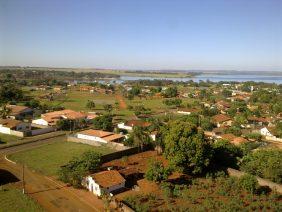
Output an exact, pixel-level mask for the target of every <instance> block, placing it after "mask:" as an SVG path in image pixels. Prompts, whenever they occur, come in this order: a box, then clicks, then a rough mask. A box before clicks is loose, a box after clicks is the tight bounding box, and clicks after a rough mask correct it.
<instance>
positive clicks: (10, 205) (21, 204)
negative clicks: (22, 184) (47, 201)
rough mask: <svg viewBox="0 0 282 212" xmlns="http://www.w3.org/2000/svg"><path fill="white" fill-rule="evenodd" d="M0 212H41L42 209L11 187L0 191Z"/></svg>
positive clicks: (2, 188)
mask: <svg viewBox="0 0 282 212" xmlns="http://www.w3.org/2000/svg"><path fill="white" fill-rule="evenodd" d="M0 211H1V212H2V211H3V212H4V211H28V212H32V211H43V209H42V208H41V207H40V206H39V205H38V204H37V203H36V202H34V201H33V200H32V199H31V198H30V197H28V196H27V195H24V194H23V193H22V191H21V190H19V189H16V188H14V187H12V186H8V185H6V186H2V187H1V189H0Z"/></svg>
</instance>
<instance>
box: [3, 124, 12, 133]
mask: <svg viewBox="0 0 282 212" xmlns="http://www.w3.org/2000/svg"><path fill="white" fill-rule="evenodd" d="M0 133H3V134H8V135H10V134H11V130H10V128H8V127H3V126H2V125H0Z"/></svg>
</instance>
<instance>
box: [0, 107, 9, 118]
mask: <svg viewBox="0 0 282 212" xmlns="http://www.w3.org/2000/svg"><path fill="white" fill-rule="evenodd" d="M11 111H12V110H11V108H8V107H7V105H6V104H4V105H3V106H2V107H1V108H0V117H1V118H2V119H5V118H7V116H9V115H10V113H11Z"/></svg>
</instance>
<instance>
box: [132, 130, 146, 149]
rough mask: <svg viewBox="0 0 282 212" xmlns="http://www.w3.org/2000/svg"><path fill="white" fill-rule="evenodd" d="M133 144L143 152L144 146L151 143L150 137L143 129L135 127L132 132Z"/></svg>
mask: <svg viewBox="0 0 282 212" xmlns="http://www.w3.org/2000/svg"><path fill="white" fill-rule="evenodd" d="M132 136H133V142H134V145H135V146H138V147H139V148H140V149H141V151H143V149H144V146H145V145H146V144H149V143H150V141H151V138H150V136H149V135H148V133H147V132H146V130H145V129H144V128H143V127H134V128H133V131H132Z"/></svg>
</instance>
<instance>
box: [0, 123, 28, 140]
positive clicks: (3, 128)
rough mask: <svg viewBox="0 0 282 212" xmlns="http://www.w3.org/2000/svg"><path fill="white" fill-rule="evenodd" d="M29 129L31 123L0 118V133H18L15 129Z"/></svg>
mask: <svg viewBox="0 0 282 212" xmlns="http://www.w3.org/2000/svg"><path fill="white" fill-rule="evenodd" d="M29 129H30V124H29V123H25V122H22V121H19V120H14V119H0V133H3V134H8V135H17V134H16V132H14V131H19V132H25V131H27V130H29ZM21 137H23V136H21Z"/></svg>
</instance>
